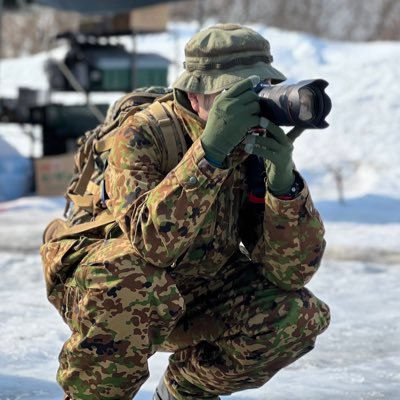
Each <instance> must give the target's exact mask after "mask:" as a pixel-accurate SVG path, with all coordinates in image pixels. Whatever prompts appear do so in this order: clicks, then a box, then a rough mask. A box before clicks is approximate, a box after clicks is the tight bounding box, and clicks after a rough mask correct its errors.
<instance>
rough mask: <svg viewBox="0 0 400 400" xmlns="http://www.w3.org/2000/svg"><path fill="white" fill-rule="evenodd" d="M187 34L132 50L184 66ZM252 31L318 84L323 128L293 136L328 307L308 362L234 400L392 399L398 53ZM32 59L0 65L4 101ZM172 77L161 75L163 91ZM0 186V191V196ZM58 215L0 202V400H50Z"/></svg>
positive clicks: (186, 28)
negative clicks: (48, 234)
mask: <svg viewBox="0 0 400 400" xmlns="http://www.w3.org/2000/svg"><path fill="white" fill-rule="evenodd" d="M195 29H196V26H195V25H194V24H193V25H188V24H176V25H173V26H171V32H172V33H173V34H172V35H166V34H163V35H159V36H156V37H154V36H146V37H144V38H140V39H139V40H138V42H137V45H138V49H139V50H140V51H144V50H146V51H155V50H157V51H161V52H162V54H163V55H165V56H167V57H169V58H171V57H172V56H173V55H174V54H176V58H178V59H180V60H182V56H183V54H182V48H183V45H184V43H185V42H186V40H187V39H188V37H190V36H191V35H192V33H194V31H195ZM256 29H257V30H259V31H260V32H261V33H263V34H264V35H265V36H266V37H267V38H268V39H269V40H270V41H271V45H272V52H273V55H274V59H275V62H274V65H275V66H276V67H277V68H279V69H281V70H282V71H283V72H284V73H285V74H286V75H287V76H288V77H289V78H290V81H298V80H301V79H308V78H324V79H326V80H328V81H329V82H330V86H329V87H328V92H329V94H330V96H331V97H332V99H333V109H332V113H331V115H330V116H329V118H328V121H329V122H330V127H329V128H328V129H326V130H323V131H314V132H311V131H309V132H305V133H304V134H303V135H302V136H301V137H300V138H299V139H298V140H297V142H296V143H295V161H296V164H297V167H298V168H299V169H300V171H302V173H303V174H304V176H305V177H306V179H307V181H308V183H309V184H310V187H311V191H312V193H313V197H314V199H315V200H316V204H317V207H318V209H319V210H320V211H321V213H322V215H323V218H324V221H325V223H326V228H327V240H328V248H327V252H326V257H325V259H324V261H323V265H322V267H321V270H320V271H319V273H318V274H317V275H316V277H315V278H314V279H313V281H312V282H311V284H310V285H309V287H310V289H312V290H313V291H314V292H315V294H316V295H318V296H319V297H321V298H322V299H323V300H325V301H326V302H327V303H328V304H329V305H330V307H331V311H332V324H331V326H330V328H329V329H328V331H327V332H326V333H324V334H323V335H322V336H321V337H320V338H319V340H318V342H317V346H316V349H315V350H314V351H313V352H311V353H310V354H308V355H306V356H305V357H304V358H302V359H301V360H299V361H298V362H296V363H295V364H293V365H292V366H290V367H289V368H287V369H286V370H284V371H281V372H280V373H279V374H278V375H277V376H276V377H274V378H273V379H272V380H271V382H269V383H268V384H267V385H265V387H263V388H260V389H257V390H252V391H247V392H243V393H239V394H237V395H234V396H232V398H237V399H260V400H261V399H263V400H264V399H274V400H284V399H291V400H292V399H293V400H297V399H299V400H300V399H308V400H321V399H326V400H336V399H339V398H340V399H343V400H369V399H387V400H397V399H399V398H400V339H399V338H400V308H399V306H398V297H399V296H398V295H399V289H398V286H399V284H398V282H400V251H399V242H400V239H399V238H400V162H399V153H400V145H399V131H400V112H399V111H400V110H399V108H400V106H399V104H400V102H399V101H398V99H399V98H400V85H399V84H398V82H399V81H400V68H399V67H398V60H399V59H400V43H390V42H389V43H383V42H379V43H378V42H375V43H343V42H331V41H326V40H320V39H316V38H313V37H311V36H309V35H305V34H299V33H293V32H292V33H289V32H282V31H279V30H277V29H270V28H265V27H261V26H258V27H256ZM174 38H175V39H174ZM178 49H179V50H178ZM44 59H45V57H44V56H43V55H38V56H35V57H32V58H30V59H29V60H28V59H24V60H6V61H4V62H3V63H2V65H1V68H0V74H1V75H0V93H12V92H13V90H15V87H16V85H27V84H29V83H30V84H35V85H37V86H36V87H38V88H43V87H44V82H45V78H44V75H43V71H42V70H41V68H42V65H43V60H44ZM178 72H179V68H177V67H176V66H175V65H173V66H171V71H170V78H171V81H172V80H173V79H174V77H175V76H176V75H177V73H178ZM10 129H11V128H10V127H7V130H5V129H4V126H3V125H0V142H1V143H0V181H1V182H3V188H6V189H8V190H11V189H12V188H13V185H17V184H18V182H17V181H16V179H15V178H14V177H13V175H12V174H10V173H9V171H10V170H8V173H7V169H6V168H5V167H4V165H5V163H4V160H5V159H6V156H7V157H8V156H9V155H10V154H15V149H16V150H17V153H19V154H23V155H25V156H26V155H27V153H28V150H30V149H29V146H27V145H26V139H25V138H23V137H22V136H21V135H20V136H18V134H16V133H15V130H14V131H13V132H14V133H13V134H12V135H11V133H10V132H11V130H10ZM18 138H19V139H18ZM6 145H7V146H6ZM6 147H7V148H10V147H11V148H12V149H11V150H12V151H11V150H10V149H9V151H6ZM1 150H3V152H1ZM13 159H14V160H15V159H16V157H13ZM19 160H20V162H21V163H23V162H24V161H21V158H19ZM7 165H9V164H7ZM21 165H22V164H21ZM2 168H3V169H2ZM21 168H22V167H21ZM24 168H26V167H24ZM339 168H340V169H341V173H342V176H343V179H344V193H345V203H344V204H340V203H338V202H337V193H336V188H335V181H334V179H333V174H332V172H331V171H332V170H334V169H339ZM2 171H3V175H1V173H2ZM4 171H5V172H4ZM4 176H5V178H4ZM2 179H3V180H2ZM1 188H2V186H1V185H0V192H1V190H5V189H1ZM0 198H1V193H0ZM62 210H63V200H62V199H61V198H40V197H35V196H33V197H22V198H19V199H16V200H13V201H8V202H0V273H1V276H2V279H1V280H0V338H1V340H0V400H6V399H7V400H17V399H32V400H55V399H59V398H60V397H61V392H60V389H59V388H58V386H57V384H56V383H55V379H54V376H55V371H56V369H57V355H58V352H59V349H60V348H61V346H62V343H63V341H64V340H65V339H66V337H67V336H68V329H67V328H66V326H64V324H63V323H62V321H61V319H60V318H59V317H58V315H57V314H56V312H55V310H53V309H52V307H51V306H50V304H48V303H47V301H46V299H45V291H44V283H43V278H42V274H41V264H40V259H39V255H38V247H39V245H40V240H41V233H42V231H43V229H44V226H45V225H46V223H47V222H48V221H49V220H50V219H51V218H52V217H54V216H57V217H59V216H60V215H61V213H62ZM167 356H168V355H167V354H157V355H155V356H154V357H153V358H152V359H151V360H150V369H151V376H150V378H149V380H148V381H147V382H146V383H145V385H144V386H143V390H142V392H141V393H140V395H139V396H138V398H139V399H142V400H144V399H150V398H151V395H150V393H151V392H152V391H153V390H154V387H155V385H156V383H157V382H158V380H159V377H160V376H161V374H162V372H163V370H164V367H165V365H166V362H167Z"/></svg>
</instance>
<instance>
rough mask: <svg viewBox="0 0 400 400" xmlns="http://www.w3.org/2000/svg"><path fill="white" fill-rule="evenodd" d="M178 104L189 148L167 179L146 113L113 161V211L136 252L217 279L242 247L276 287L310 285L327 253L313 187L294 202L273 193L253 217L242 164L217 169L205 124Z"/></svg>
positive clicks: (121, 140) (183, 273)
mask: <svg viewBox="0 0 400 400" xmlns="http://www.w3.org/2000/svg"><path fill="white" fill-rule="evenodd" d="M172 106H173V108H174V110H175V112H176V115H177V117H178V120H179V121H180V123H181V124H182V127H183V129H184V131H185V133H186V134H187V136H188V144H189V146H190V147H189V148H188V151H187V152H186V153H185V154H184V155H182V159H181V160H180V162H179V163H178V165H177V166H176V167H175V168H174V169H173V170H171V171H170V172H169V173H168V174H167V175H166V176H164V175H163V174H162V173H161V172H160V162H161V158H162V154H161V153H160V149H159V147H157V145H156V141H155V139H154V135H153V132H152V131H151V128H150V127H149V125H148V124H146V120H145V119H143V118H141V117H140V113H138V114H136V115H134V116H132V117H131V118H129V119H128V120H127V121H126V122H125V124H124V125H123V127H121V129H120V132H118V133H117V137H116V141H115V145H114V148H113V149H112V151H111V153H110V156H109V160H108V161H109V165H108V168H107V170H106V175H105V180H106V188H107V194H108V196H109V199H108V201H107V206H108V208H109V209H110V210H111V211H112V213H113V214H114V216H115V219H116V221H117V222H118V224H119V226H120V228H121V229H122V231H123V233H124V234H125V235H126V236H127V237H128V238H129V240H130V242H131V244H132V246H133V252H134V253H136V254H137V256H138V257H140V258H142V259H143V260H144V261H145V262H148V263H151V264H153V265H156V266H159V267H169V268H171V269H173V271H174V274H175V275H177V276H178V277H180V278H181V279H185V280H187V279H193V278H196V277H202V278H206V279H211V278H212V277H213V275H214V274H216V273H217V272H218V271H219V270H220V269H221V268H223V266H224V263H225V262H226V261H227V260H228V259H229V257H231V256H232V255H233V254H234V253H235V252H236V251H237V250H238V248H239V244H240V242H242V243H243V244H244V245H245V247H246V249H247V251H248V254H249V257H250V258H251V260H252V261H254V262H256V263H259V264H261V268H262V270H263V271H264V275H265V276H266V278H268V279H269V280H270V281H272V282H273V283H274V284H276V285H277V286H279V287H281V288H283V289H286V290H295V289H297V288H300V287H302V286H304V285H305V284H306V283H307V282H308V281H309V280H310V279H311V277H312V275H313V274H314V273H315V271H316V270H317V268H318V266H319V264H320V261H321V257H322V254H323V251H324V247H325V242H324V239H323V235H324V228H323V224H322V221H321V219H320V216H319V214H318V212H317V210H316V209H315V207H314V205H313V203H312V200H311V197H310V194H309V192H308V188H307V186H306V185H304V189H303V190H302V192H301V193H300V195H299V196H298V197H296V198H295V199H293V200H280V199H277V198H275V197H274V196H272V195H271V194H270V193H268V192H267V194H266V196H265V205H264V206H263V207H262V209H261V211H259V212H257V213H248V212H246V210H249V207H250V208H251V207H252V204H248V203H247V201H246V196H247V187H246V179H245V178H246V176H245V169H244V166H243V163H237V166H236V167H235V168H231V169H226V170H222V169H216V168H214V167H212V166H211V165H210V164H209V163H208V162H207V161H206V160H205V158H204V151H203V148H202V146H201V142H200V139H199V138H200V136H201V133H202V131H203V129H204V123H203V122H202V121H201V120H200V119H199V118H198V117H197V116H196V115H194V114H192V113H190V112H189V111H187V110H186V109H185V108H184V107H182V106H181V105H180V104H178V103H173V104H172ZM251 215H253V216H255V217H251V218H250V216H251Z"/></svg>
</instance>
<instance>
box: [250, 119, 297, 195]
mask: <svg viewBox="0 0 400 400" xmlns="http://www.w3.org/2000/svg"><path fill="white" fill-rule="evenodd" d="M264 121H265V124H262V125H264V126H263V127H264V128H266V129H267V136H255V135H248V136H247V137H246V139H245V141H244V142H245V151H246V152H247V153H249V154H256V155H257V156H259V157H262V158H263V159H264V160H265V167H266V171H267V183H268V189H269V190H270V191H271V192H272V193H273V194H275V195H278V196H279V195H282V194H286V193H288V192H289V191H290V189H291V187H292V185H293V182H294V179H295V175H294V173H293V169H294V163H293V159H292V153H293V142H292V140H291V139H290V137H288V136H287V135H286V134H285V132H284V131H283V130H282V129H281V128H280V127H279V126H277V125H275V124H273V123H272V122H271V121H268V120H266V119H265V118H264Z"/></svg>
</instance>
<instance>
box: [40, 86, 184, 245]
mask: <svg viewBox="0 0 400 400" xmlns="http://www.w3.org/2000/svg"><path fill="white" fill-rule="evenodd" d="M172 99H173V95H172V92H171V91H170V90H168V89H165V88H159V87H157V88H147V89H146V88H144V89H137V90H135V91H133V92H131V93H129V94H127V95H125V96H123V97H122V98H120V99H119V100H117V101H116V102H115V103H114V104H113V105H112V106H110V107H109V109H108V111H107V114H106V117H105V120H104V122H103V123H101V124H100V125H98V126H97V127H96V128H94V129H92V130H90V131H88V132H86V133H85V134H84V135H83V136H82V137H80V138H79V139H78V142H77V143H78V150H77V152H76V154H75V158H74V164H75V165H74V175H73V177H72V179H71V181H70V183H69V185H68V187H67V190H66V193H65V199H66V207H65V211H64V217H65V218H66V219H65V220H62V219H56V220H54V221H52V222H50V224H49V225H48V226H47V228H46V230H45V232H44V234H43V242H44V243H46V242H47V241H48V240H50V239H62V238H67V237H71V236H72V237H73V236H77V235H81V234H83V233H85V234H87V235H95V236H97V235H99V234H100V235H101V234H104V232H99V229H100V231H101V229H103V228H104V227H105V226H106V225H109V224H110V223H112V222H113V221H114V218H113V216H112V214H111V212H110V211H109V210H108V209H107V205H106V198H107V197H106V191H105V181H104V172H105V170H106V168H107V159H108V155H109V153H110V150H111V148H112V147H113V143H114V138H115V134H116V132H117V131H118V128H120V127H121V126H122V125H123V123H124V122H125V121H126V120H127V119H128V118H129V117H130V116H132V115H134V114H136V113H137V112H141V111H143V112H142V113H141V115H142V116H144V118H145V119H146V120H147V121H146V122H147V123H148V124H149V125H150V127H151V128H152V131H153V132H154V134H155V140H156V144H157V146H159V147H160V149H161V150H162V151H161V154H165V157H164V159H162V161H161V169H162V172H163V173H164V174H165V175H166V174H167V173H168V172H169V171H170V170H171V169H172V168H174V167H175V166H176V165H177V164H178V162H179V160H180V156H181V155H182V154H184V153H185V152H186V150H187V144H186V141H185V137H184V134H183V131H182V128H181V125H180V124H179V122H178V120H177V119H176V116H175V114H174V112H173V110H172V108H171V104H170V103H171V100H172ZM114 222H115V221H114Z"/></svg>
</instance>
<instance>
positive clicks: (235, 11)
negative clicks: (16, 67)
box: [1, 0, 400, 57]
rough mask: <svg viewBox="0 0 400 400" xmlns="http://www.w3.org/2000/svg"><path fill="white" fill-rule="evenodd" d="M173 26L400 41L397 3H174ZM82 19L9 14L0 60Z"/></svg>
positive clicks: (38, 47)
mask: <svg viewBox="0 0 400 400" xmlns="http://www.w3.org/2000/svg"><path fill="white" fill-rule="evenodd" d="M170 7H171V8H170V17H171V19H172V20H186V21H188V20H189V21H192V20H197V21H198V22H199V26H200V27H201V26H204V25H206V24H208V23H211V22H238V23H242V24H246V23H262V24H264V25H267V26H272V27H277V28H281V29H285V30H294V31H303V32H308V33H310V34H313V35H316V36H319V37H324V38H328V39H335V40H350V41H371V40H400V29H399V27H400V1H399V0H189V1H180V2H175V3H171V6H170ZM78 26H79V15H78V14H75V13H70V12H61V11H56V10H54V9H50V8H45V7H31V8H27V9H24V10H22V11H20V12H6V13H4V14H3V18H2V49H1V52H2V57H16V56H21V55H26V54H32V53H36V52H39V51H43V50H46V49H48V48H51V47H52V45H53V44H52V42H51V38H53V37H54V36H55V35H56V34H57V33H58V32H62V31H75V30H77V29H78Z"/></svg>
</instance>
